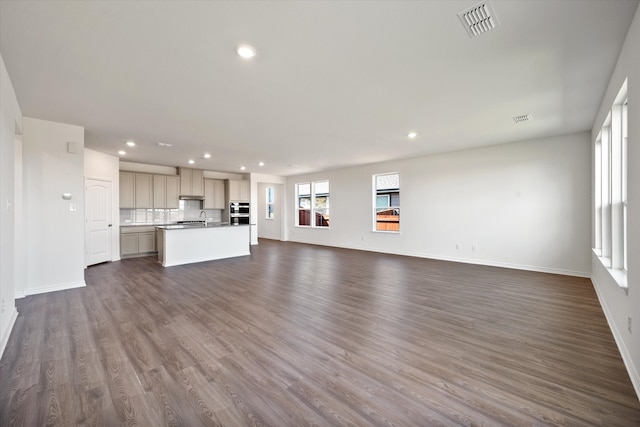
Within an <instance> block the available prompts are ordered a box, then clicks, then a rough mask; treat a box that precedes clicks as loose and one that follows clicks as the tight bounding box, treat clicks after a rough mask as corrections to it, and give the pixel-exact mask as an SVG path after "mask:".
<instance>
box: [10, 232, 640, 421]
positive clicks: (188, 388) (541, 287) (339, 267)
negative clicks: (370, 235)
mask: <svg viewBox="0 0 640 427" xmlns="http://www.w3.org/2000/svg"><path fill="white" fill-rule="evenodd" d="M251 252H252V254H251V256H247V257H240V258H234V259H229V260H221V261H213V262H207V263H199V264H192V265H188V266H179V267H171V268H163V267H161V266H159V265H158V264H157V263H156V262H155V260H154V259H153V258H150V257H147V258H137V259H127V260H123V261H120V262H115V263H108V264H102V265H97V266H93V267H90V268H88V269H87V270H86V283H87V287H86V288H82V289H74V290H68V291H61V292H54V293H50V294H44V295H35V296H30V297H27V298H24V299H21V300H18V301H17V304H18V310H19V317H18V320H17V322H16V325H15V327H14V330H13V333H12V335H11V338H10V340H9V343H8V346H7V348H6V351H5V353H4V356H3V358H2V360H1V362H0V425H2V426H14V425H15V426H29V427H31V426H45V425H52V426H73V425H91V426H93V425H105V426H118V425H141V426H144V425H149V426H162V425H182V426H200V425H221V426H248V425H270V426H307V425H317V426H333V425H349V426H379V425H384V426H392V425H393V426H436V425H441V426H455V425H485V426H498V425H507V426H521V425H522V426H541V425H568V426H588V425H598V426H638V425H640V402H639V401H638V399H637V397H636V395H635V393H634V390H633V387H632V385H631V382H630V380H629V377H628V376H627V372H626V371H625V367H624V365H623V363H622V359H621V357H620V355H619V353H618V350H617V348H616V345H615V343H614V340H613V337H612V335H611V332H610V330H609V328H608V326H607V323H606V321H605V317H604V315H603V312H602V309H601V308H600V306H599V305H598V301H597V297H596V295H595V292H594V290H593V288H592V286H591V283H590V281H589V280H587V279H581V278H574V277H566V276H559V275H552V274H541V273H534V272H526V271H516V270H509V269H501V268H493V267H486V266H477V265H465V264H457V263H451V262H442V261H434V260H428V259H419V258H410V257H401V256H393V255H385V254H376V253H370V252H360V251H352V250H346V249H336V248H327V247H320V246H311V245H302V244H296V243H283V242H276V241H268V240H261V241H260V245H259V246H254V247H252V250H251Z"/></svg>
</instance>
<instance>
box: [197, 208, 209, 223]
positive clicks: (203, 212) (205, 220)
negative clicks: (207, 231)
mask: <svg viewBox="0 0 640 427" xmlns="http://www.w3.org/2000/svg"><path fill="white" fill-rule="evenodd" d="M202 214H204V226H205V227H206V226H207V213H206V212H205V211H200V216H199V217H198V219H199V220H202Z"/></svg>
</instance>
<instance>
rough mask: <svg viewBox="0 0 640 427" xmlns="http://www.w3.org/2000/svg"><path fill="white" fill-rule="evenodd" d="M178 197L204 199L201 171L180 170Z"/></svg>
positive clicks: (202, 174)
mask: <svg viewBox="0 0 640 427" xmlns="http://www.w3.org/2000/svg"><path fill="white" fill-rule="evenodd" d="M180 195H181V196H198V197H204V173H203V171H202V170H199V169H190V168H180Z"/></svg>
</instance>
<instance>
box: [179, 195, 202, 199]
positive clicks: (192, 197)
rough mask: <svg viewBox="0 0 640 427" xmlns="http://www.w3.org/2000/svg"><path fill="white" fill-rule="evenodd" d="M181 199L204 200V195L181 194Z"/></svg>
mask: <svg viewBox="0 0 640 427" xmlns="http://www.w3.org/2000/svg"><path fill="white" fill-rule="evenodd" d="M180 200H204V196H189V195H184V194H183V195H180Z"/></svg>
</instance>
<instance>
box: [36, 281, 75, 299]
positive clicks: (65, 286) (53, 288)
mask: <svg viewBox="0 0 640 427" xmlns="http://www.w3.org/2000/svg"><path fill="white" fill-rule="evenodd" d="M85 286H87V284H86V283H85V282H84V280H83V281H81V282H69V283H60V284H58V285H53V286H43V287H39V288H31V289H25V290H24V296H29V295H37V294H46V293H47V292H55V291H64V290H66V289H75V288H83V287H85Z"/></svg>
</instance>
